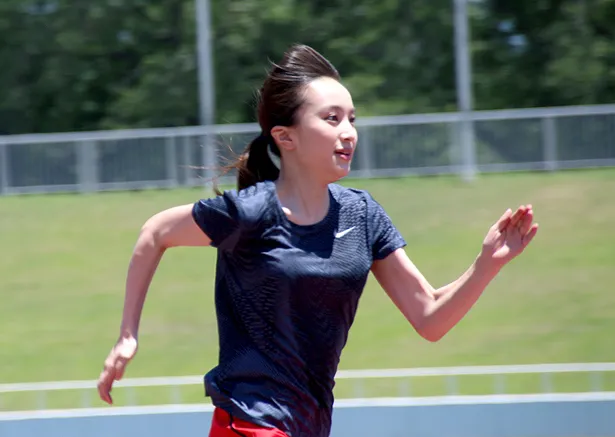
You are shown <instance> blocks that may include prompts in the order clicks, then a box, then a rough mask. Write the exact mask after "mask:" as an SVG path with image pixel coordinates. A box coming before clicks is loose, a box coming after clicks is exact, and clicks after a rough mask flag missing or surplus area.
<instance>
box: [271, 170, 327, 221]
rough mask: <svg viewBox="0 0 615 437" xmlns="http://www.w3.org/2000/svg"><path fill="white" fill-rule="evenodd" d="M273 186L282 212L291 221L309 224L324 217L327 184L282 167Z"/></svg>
mask: <svg viewBox="0 0 615 437" xmlns="http://www.w3.org/2000/svg"><path fill="white" fill-rule="evenodd" d="M275 186H276V190H277V194H278V198H279V199H280V202H281V203H282V207H283V208H284V212H285V213H286V215H287V217H288V219H289V220H291V221H292V222H293V223H296V224H299V225H310V224H314V223H318V222H319V221H321V220H322V219H324V218H325V217H326V215H327V213H328V211H329V204H330V199H329V187H328V184H323V183H318V181H315V180H314V178H310V177H307V175H302V174H301V173H300V172H295V171H284V168H283V167H282V169H280V176H279V177H278V179H277V180H276V182H275Z"/></svg>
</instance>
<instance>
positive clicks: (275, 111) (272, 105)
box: [214, 44, 340, 194]
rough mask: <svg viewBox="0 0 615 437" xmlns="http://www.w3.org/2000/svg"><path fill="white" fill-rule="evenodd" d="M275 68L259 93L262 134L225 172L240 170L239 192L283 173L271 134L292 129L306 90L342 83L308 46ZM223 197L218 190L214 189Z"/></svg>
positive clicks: (289, 54) (286, 56) (297, 48)
mask: <svg viewBox="0 0 615 437" xmlns="http://www.w3.org/2000/svg"><path fill="white" fill-rule="evenodd" d="M272 67H273V68H272V69H271V71H270V72H269V75H268V76H267V79H265V83H264V84H263V86H262V88H261V89H260V90H259V92H258V93H257V98H258V111H257V113H258V123H259V125H260V127H261V129H262V133H261V134H260V135H259V136H258V137H256V138H255V139H254V140H252V142H251V143H250V145H249V146H248V147H247V148H246V150H245V151H244V153H243V154H242V155H241V156H240V157H239V159H238V160H237V161H236V162H235V163H234V164H233V165H231V166H229V167H226V170H232V169H235V170H237V189H238V190H243V189H244V188H247V187H249V186H251V185H254V184H256V183H258V182H262V181H266V180H275V179H277V178H278V176H279V174H280V170H279V169H278V167H277V166H276V165H275V164H274V162H273V161H272V160H271V157H270V155H269V153H273V154H274V155H275V156H277V157H279V158H281V155H280V149H279V148H278V146H277V145H276V143H275V141H274V139H273V137H271V135H270V132H271V129H273V128H274V127H276V126H293V125H294V124H295V121H296V120H295V118H296V113H297V110H298V109H299V108H300V107H301V105H302V104H303V91H304V90H305V87H306V86H308V85H309V84H310V82H312V81H313V80H316V79H319V78H322V77H330V78H332V79H335V80H340V76H339V74H338V72H337V70H336V69H335V67H334V66H333V65H332V64H331V63H330V62H329V61H328V60H327V59H325V58H324V57H323V56H322V55H321V54H320V53H318V52H317V51H316V50H314V49H313V48H311V47H308V46H306V45H302V44H297V45H293V46H292V47H291V48H290V49H289V50H288V51H287V52H286V53H284V57H283V58H282V60H281V61H280V62H279V63H278V64H272ZM214 189H215V191H216V193H217V194H220V192H219V191H218V189H217V188H214Z"/></svg>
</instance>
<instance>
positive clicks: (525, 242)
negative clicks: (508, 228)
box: [523, 223, 538, 246]
mask: <svg viewBox="0 0 615 437" xmlns="http://www.w3.org/2000/svg"><path fill="white" fill-rule="evenodd" d="M537 232H538V223H534V224H533V225H532V227H531V228H530V230H529V232H528V233H527V234H525V235H524V236H523V245H524V246H527V245H528V244H530V243H531V242H532V240H533V239H534V237H535V236H536V233H537Z"/></svg>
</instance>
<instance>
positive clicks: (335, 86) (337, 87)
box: [305, 78, 353, 110]
mask: <svg viewBox="0 0 615 437" xmlns="http://www.w3.org/2000/svg"><path fill="white" fill-rule="evenodd" d="M305 103H306V104H307V105H310V106H317V107H323V108H325V107H332V106H337V107H340V108H343V109H345V110H352V109H353V102H352V96H351V95H350V92H349V91H348V90H347V89H346V87H345V86H344V85H342V84H341V83H339V82H338V81H337V80H335V79H331V78H322V79H316V80H314V81H312V82H311V83H310V84H309V85H308V87H307V89H306V93H305Z"/></svg>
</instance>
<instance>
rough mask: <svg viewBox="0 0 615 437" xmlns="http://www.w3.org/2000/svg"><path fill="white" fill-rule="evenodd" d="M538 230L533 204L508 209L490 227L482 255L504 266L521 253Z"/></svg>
mask: <svg viewBox="0 0 615 437" xmlns="http://www.w3.org/2000/svg"><path fill="white" fill-rule="evenodd" d="M536 232H538V223H534V211H533V210H532V205H522V206H520V207H519V208H518V209H517V210H516V211H515V212H514V213H513V212H512V211H511V210H510V209H508V210H507V211H506V212H505V213H504V214H503V215H502V217H500V219H499V220H498V221H497V222H496V223H495V224H494V225H493V226H492V227H491V229H489V232H488V233H487V236H486V237H485V239H484V240H483V248H482V253H481V257H482V258H483V259H485V258H486V259H488V260H490V261H491V262H493V263H494V264H496V265H497V266H498V267H503V266H504V265H505V264H507V263H508V262H510V261H511V260H512V259H513V258H515V257H516V256H518V255H519V254H521V252H523V250H525V248H526V247H527V245H528V244H530V242H531V241H532V239H533V238H534V237H535V236H536Z"/></svg>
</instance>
